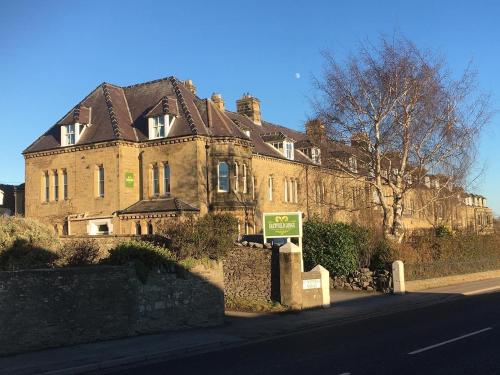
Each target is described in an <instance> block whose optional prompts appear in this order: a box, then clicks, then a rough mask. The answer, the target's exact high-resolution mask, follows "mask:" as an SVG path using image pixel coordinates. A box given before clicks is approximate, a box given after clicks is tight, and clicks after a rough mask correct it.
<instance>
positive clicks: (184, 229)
mask: <svg viewBox="0 0 500 375" xmlns="http://www.w3.org/2000/svg"><path fill="white" fill-rule="evenodd" d="M159 233H161V234H163V235H165V236H166V237H168V238H169V240H170V242H169V248H170V249H171V250H172V251H173V252H174V253H175V254H176V255H177V257H178V258H179V259H185V258H189V257H193V258H196V259H200V258H210V259H220V258H222V257H224V256H225V255H226V253H227V251H228V250H229V249H230V248H231V247H232V245H233V242H234V240H235V239H236V238H237V236H238V220H237V219H236V218H235V217H234V216H233V215H230V214H207V215H205V216H203V217H201V218H199V219H198V220H196V219H195V218H194V217H190V218H188V219H187V220H186V221H183V222H176V223H172V224H167V225H164V226H162V227H160V228H159Z"/></svg>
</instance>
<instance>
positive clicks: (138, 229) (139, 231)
mask: <svg viewBox="0 0 500 375" xmlns="http://www.w3.org/2000/svg"><path fill="white" fill-rule="evenodd" d="M135 234H137V235H138V236H140V235H141V234H142V228H141V223H139V222H137V223H135Z"/></svg>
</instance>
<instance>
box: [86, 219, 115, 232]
mask: <svg viewBox="0 0 500 375" xmlns="http://www.w3.org/2000/svg"><path fill="white" fill-rule="evenodd" d="M100 225H107V226H108V232H107V233H103V232H99V226H100ZM112 233H113V221H112V220H111V219H96V220H89V221H88V222H87V234H88V235H90V236H98V235H109V234H112Z"/></svg>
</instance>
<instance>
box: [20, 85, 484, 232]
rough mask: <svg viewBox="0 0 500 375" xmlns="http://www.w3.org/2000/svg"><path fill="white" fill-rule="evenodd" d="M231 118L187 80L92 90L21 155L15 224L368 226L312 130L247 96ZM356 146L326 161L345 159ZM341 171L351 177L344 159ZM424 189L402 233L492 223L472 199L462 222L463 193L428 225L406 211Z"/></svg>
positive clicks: (369, 195) (368, 209) (359, 193)
mask: <svg viewBox="0 0 500 375" xmlns="http://www.w3.org/2000/svg"><path fill="white" fill-rule="evenodd" d="M236 108H237V111H236V112H232V111H228V110H226V108H225V103H224V100H223V98H222V96H221V95H220V94H213V95H212V97H211V98H210V99H202V98H199V97H198V96H197V95H196V88H195V86H194V84H193V83H192V81H184V82H183V81H180V80H178V79H176V78H175V77H168V78H164V79H159V80H155V81H151V82H146V83H141V84H137V85H132V86H127V87H119V86H116V85H112V84H109V83H103V84H101V85H99V86H98V87H97V88H96V89H95V90H93V91H92V92H91V93H90V94H89V95H88V96H86V97H85V98H84V99H83V100H82V101H81V102H79V103H78V104H77V105H76V106H75V107H74V108H72V109H71V110H70V111H69V112H68V113H67V114H66V115H64V116H63V117H62V118H61V119H60V120H59V121H58V122H57V123H56V124H55V125H54V126H52V127H51V128H50V129H49V130H48V131H47V132H46V133H45V134H43V135H42V136H40V137H39V138H38V139H37V140H36V141H35V142H34V143H33V144H32V145H30V146H29V147H28V148H27V149H26V150H25V151H24V153H23V154H24V157H25V162H26V216H28V217H35V218H38V219H40V220H42V221H45V222H48V223H50V224H51V225H53V226H54V228H55V229H56V230H57V231H58V232H59V233H60V234H70V235H71V234H91V235H99V234H102V235H104V234H145V233H152V232H154V231H155V230H156V228H157V226H158V224H159V223H161V222H167V223H168V221H169V220H179V219H182V217H184V216H186V215H203V214H205V213H207V212H230V213H232V214H234V215H235V216H236V217H237V218H238V220H239V223H240V233H258V232H259V231H260V230H261V217H262V213H263V212H272V211H302V212H303V213H304V215H305V218H306V219H307V218H309V217H312V216H314V215H318V216H321V217H323V218H327V219H329V220H341V221H352V220H354V221H359V222H361V223H364V224H373V223H374V222H377V220H378V219H379V218H380V212H379V211H378V210H379V209H377V205H376V204H373V203H374V202H373V192H372V191H371V190H370V188H369V186H368V184H366V181H363V180H362V179H352V178H348V176H346V175H345V174H344V173H342V172H340V171H338V170H336V169H335V168H331V167H329V166H328V165H327V164H326V163H323V162H322V152H324V150H322V149H321V147H320V145H319V142H320V141H321V137H323V136H324V135H323V134H324V132H323V129H322V125H321V124H320V123H319V122H317V121H311V122H309V123H308V124H307V125H306V132H298V131H294V130H291V129H289V128H286V127H283V126H280V125H276V124H273V123H270V122H267V121H265V120H264V119H263V118H262V113H261V104H260V101H259V100H258V99H257V98H255V97H254V96H252V95H250V94H244V95H243V96H242V98H240V99H239V100H238V101H237V103H236ZM318 140H319V141H318ZM357 146H358V144H357V143H356V142H354V143H353V144H351V145H343V146H342V147H340V146H339V147H337V151H339V150H340V151H342V152H345V153H346V155H355V149H356V147H357ZM340 151H339V152H340ZM349 162H351V163H352V164H353V168H354V167H356V165H355V164H356V159H355V157H351V159H349ZM425 189H432V187H431V186H429V187H427V186H422V187H418V188H417V187H416V188H415V189H414V192H413V196H414V198H411V202H407V209H405V225H407V227H408V228H410V229H412V228H415V229H420V228H422V229H424V228H429V227H432V226H433V225H436V223H438V222H439V220H441V221H442V222H443V223H446V224H447V225H450V226H455V227H457V228H458V227H459V226H465V227H470V226H469V223H470V220H474V228H475V230H477V228H479V227H478V222H477V220H478V219H479V218H485V219H484V220H485V222H488V220H490V221H492V220H491V210H489V209H488V208H487V207H486V206H485V204H484V201H482V206H481V207H480V208H481V209H480V211H481V212H482V213H481V214H477V213H476V212H475V211H474V214H472V213H471V212H470V209H469V208H470V207H472V206H470V205H466V200H465V196H464V197H462V196H463V195H464V194H461V195H460V194H459V195H457V197H456V202H454V203H453V204H452V207H453V209H454V214H453V215H450V216H449V217H448V216H447V217H444V216H443V217H442V218H439V217H438V216H436V215H434V212H435V210H436V208H435V207H433V208H432V210H431V211H432V214H429V215H423V214H422V211H423V210H418V208H417V207H416V205H417V204H418V200H419V197H421V196H422V194H425ZM421 191H423V193H421ZM467 197H469V195H467ZM448 201H449V200H448ZM467 202H468V201H467ZM474 202H475V201H474ZM450 204H451V203H450ZM436 207H437V206H436ZM474 207H476V206H474ZM476 208H479V207H476ZM463 212H466V213H467V215H469V216H467V218H466V219H463V215H464V214H463ZM427 216H428V217H427ZM464 220H465V221H464ZM481 220H482V219H481ZM459 224H460V225H459Z"/></svg>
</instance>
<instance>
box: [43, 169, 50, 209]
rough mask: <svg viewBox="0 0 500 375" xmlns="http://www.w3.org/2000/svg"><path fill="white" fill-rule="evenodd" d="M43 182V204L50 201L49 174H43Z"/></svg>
mask: <svg viewBox="0 0 500 375" xmlns="http://www.w3.org/2000/svg"><path fill="white" fill-rule="evenodd" d="M44 180H45V202H48V201H49V199H50V193H49V192H50V188H49V172H47V171H46V172H45V175H44Z"/></svg>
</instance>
